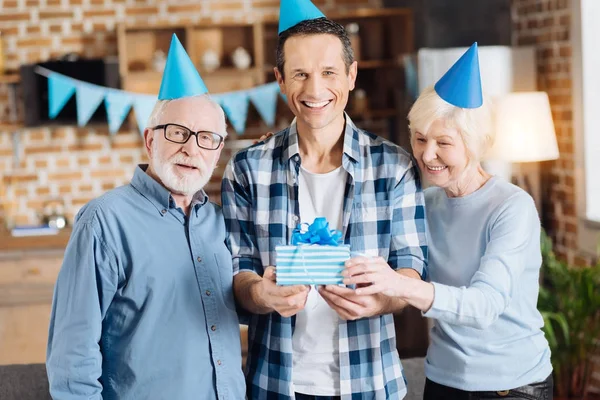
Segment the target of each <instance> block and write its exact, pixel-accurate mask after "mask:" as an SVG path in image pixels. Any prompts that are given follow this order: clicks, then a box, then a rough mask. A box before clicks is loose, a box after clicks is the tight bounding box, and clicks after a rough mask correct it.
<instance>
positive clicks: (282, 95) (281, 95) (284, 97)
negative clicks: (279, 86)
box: [279, 90, 287, 103]
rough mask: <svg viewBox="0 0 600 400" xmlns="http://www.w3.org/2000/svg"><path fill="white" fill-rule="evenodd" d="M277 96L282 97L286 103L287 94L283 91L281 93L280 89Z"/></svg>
mask: <svg viewBox="0 0 600 400" xmlns="http://www.w3.org/2000/svg"><path fill="white" fill-rule="evenodd" d="M279 96H280V97H281V98H282V99H283V101H285V102H286V103H287V96H286V95H285V94H283V93H281V90H280V91H279Z"/></svg>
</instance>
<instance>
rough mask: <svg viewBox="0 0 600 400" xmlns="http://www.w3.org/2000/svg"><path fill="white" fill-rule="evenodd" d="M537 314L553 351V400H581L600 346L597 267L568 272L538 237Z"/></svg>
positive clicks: (599, 269)
mask: <svg viewBox="0 0 600 400" xmlns="http://www.w3.org/2000/svg"><path fill="white" fill-rule="evenodd" d="M541 240H542V260H543V261H542V285H541V287H540V296H539V302H538V308H539V310H540V311H541V313H542V316H543V317H544V332H545V334H546V338H547V339H548V342H549V343H550V349H551V351H552V366H553V367H554V387H555V392H556V394H557V396H560V397H564V398H568V399H585V398H586V396H587V390H588V387H589V382H590V378H591V374H592V367H593V365H592V357H593V355H594V354H598V351H599V341H600V262H596V263H595V265H592V266H589V267H588V266H570V265H568V264H567V263H566V262H564V261H562V260H559V259H557V257H556V256H555V254H554V252H553V251H552V241H551V240H550V238H549V237H548V236H547V235H546V234H545V233H542V238H541Z"/></svg>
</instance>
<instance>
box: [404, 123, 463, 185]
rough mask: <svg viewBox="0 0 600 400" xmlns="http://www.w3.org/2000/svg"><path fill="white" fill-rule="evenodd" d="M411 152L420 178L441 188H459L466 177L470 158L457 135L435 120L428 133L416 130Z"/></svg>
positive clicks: (448, 127) (458, 134)
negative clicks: (419, 172)
mask: <svg viewBox="0 0 600 400" xmlns="http://www.w3.org/2000/svg"><path fill="white" fill-rule="evenodd" d="M411 141H412V143H411V145H412V149H413V154H414V157H415V159H416V160H417V163H418V165H419V169H420V170H421V173H422V174H423V178H424V179H425V180H426V181H427V182H429V183H431V184H432V185H435V186H439V187H442V188H444V189H451V190H452V189H454V188H459V187H461V186H462V185H463V181H464V180H465V179H466V177H467V176H469V175H470V174H469V170H470V169H472V168H471V167H470V166H469V157H468V153H467V148H466V146H465V143H464V141H463V139H462V137H461V136H460V133H459V132H458V131H457V130H456V129H455V128H453V127H450V126H447V124H446V123H445V121H444V120H441V119H437V120H435V121H434V122H433V123H432V124H431V125H430V126H429V129H428V130H427V132H420V131H419V130H416V131H415V132H414V133H413V135H412V139H411Z"/></svg>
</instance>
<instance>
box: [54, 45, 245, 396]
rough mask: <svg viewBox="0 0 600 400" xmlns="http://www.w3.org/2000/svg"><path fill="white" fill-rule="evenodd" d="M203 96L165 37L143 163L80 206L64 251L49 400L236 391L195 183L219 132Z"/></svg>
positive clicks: (240, 390) (226, 270)
mask: <svg viewBox="0 0 600 400" xmlns="http://www.w3.org/2000/svg"><path fill="white" fill-rule="evenodd" d="M183 79H185V81H180V80H183ZM206 93H207V90H206V87H205V86H204V83H203V82H202V79H201V78H200V76H199V75H198V73H197V72H196V71H195V69H194V67H193V65H192V64H191V61H190V60H189V58H188V57H187V54H186V53H185V50H183V48H182V47H181V44H180V43H179V41H178V40H177V39H176V37H174V38H173V42H172V43H171V49H170V50H169V56H168V61H167V66H166V68H165V74H164V76H163V81H162V85H161V92H160V95H159V101H158V102H157V104H156V106H155V108H154V111H153V112H152V115H151V117H150V119H149V122H148V127H147V128H146V129H145V131H144V139H145V146H146V150H147V152H148V156H149V159H150V163H149V165H147V166H146V165H140V166H139V167H138V168H136V170H135V173H134V176H133V179H132V181H131V183H130V184H128V185H125V186H123V187H120V188H117V189H115V190H113V191H111V192H109V193H106V194H105V195H103V196H101V197H100V198H98V199H95V200H93V201H91V202H90V203H88V204H87V205H86V206H85V207H84V208H83V209H82V210H81V212H80V213H79V214H78V216H77V219H76V222H75V226H74V229H73V234H72V236H71V240H70V242H69V245H68V246H67V249H66V253H65V258H64V263H63V266H62V269H61V271H60V274H59V277H58V280H57V282H56V288H55V294H54V301H53V307H52V316H51V321H50V336H49V340H48V354H47V370H48V378H49V381H50V393H51V395H52V397H53V398H54V399H102V398H110V399H199V398H202V399H230V400H238V399H242V398H243V397H244V393H245V383H244V377H243V375H242V372H241V349H240V336H239V322H238V318H237V314H236V312H235V305H234V299H233V293H232V265H231V254H230V252H229V251H228V249H227V247H226V245H225V225H224V221H223V217H222V214H221V210H220V209H219V208H218V207H217V206H215V205H214V204H212V203H210V202H209V201H208V197H207V196H206V194H205V192H204V191H203V190H202V188H203V186H204V185H205V184H206V183H207V182H208V180H209V178H210V176H211V174H212V172H213V169H214V167H215V164H216V162H217V160H218V158H219V155H220V152H221V149H222V147H223V139H224V137H225V135H226V131H225V117H224V114H223V111H222V109H221V108H220V107H219V106H218V105H217V104H215V103H214V102H213V101H212V100H211V99H210V98H209V97H208V95H207V94H206Z"/></svg>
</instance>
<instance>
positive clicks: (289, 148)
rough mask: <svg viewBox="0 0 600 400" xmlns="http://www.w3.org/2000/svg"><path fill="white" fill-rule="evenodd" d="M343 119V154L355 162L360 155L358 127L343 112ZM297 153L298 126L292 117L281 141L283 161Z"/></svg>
mask: <svg viewBox="0 0 600 400" xmlns="http://www.w3.org/2000/svg"><path fill="white" fill-rule="evenodd" d="M344 119H345V121H346V125H345V128H344V154H346V155H347V156H348V157H350V159H351V160H353V161H355V162H356V161H358V160H359V157H360V147H359V129H358V128H357V127H356V125H354V122H352V120H351V119H350V116H348V114H346V113H345V112H344ZM297 154H300V148H299V147H298V128H297V125H296V118H294V120H293V121H292V124H291V125H290V127H289V128H288V134H287V135H286V138H285V139H284V141H283V153H282V157H283V161H284V162H286V161H289V159H290V158H292V157H294V156H295V155H297Z"/></svg>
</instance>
